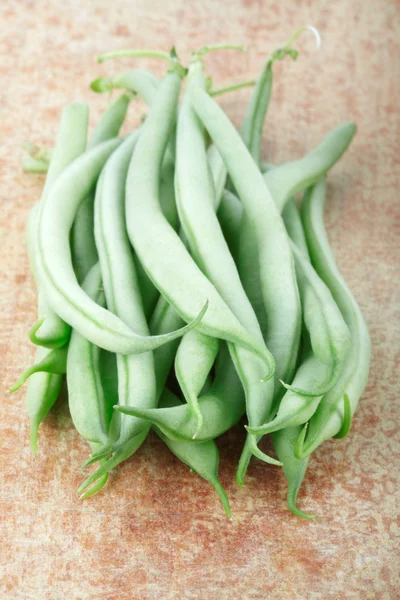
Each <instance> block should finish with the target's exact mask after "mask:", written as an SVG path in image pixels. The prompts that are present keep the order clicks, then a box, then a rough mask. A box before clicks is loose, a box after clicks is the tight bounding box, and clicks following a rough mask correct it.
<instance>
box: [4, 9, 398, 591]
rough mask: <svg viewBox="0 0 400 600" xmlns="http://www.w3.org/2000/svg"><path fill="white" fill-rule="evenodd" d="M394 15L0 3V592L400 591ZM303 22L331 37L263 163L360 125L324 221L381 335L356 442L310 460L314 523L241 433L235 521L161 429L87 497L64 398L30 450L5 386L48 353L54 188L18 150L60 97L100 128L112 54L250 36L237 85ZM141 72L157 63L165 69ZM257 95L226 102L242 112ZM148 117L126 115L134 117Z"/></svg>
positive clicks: (221, 59)
mask: <svg viewBox="0 0 400 600" xmlns="http://www.w3.org/2000/svg"><path fill="white" fill-rule="evenodd" d="M399 8H400V6H399V3H398V2H396V1H395V0H337V1H336V2H332V1H331V0H315V1H313V0H309V1H304V2H295V1H282V2H275V1H272V0H271V1H269V0H264V1H263V0H259V1H252V0H223V1H221V0H220V1H215V0H214V1H213V0H203V1H202V2H198V1H192V0H174V1H168V0H164V1H161V0H115V1H112V2H111V1H110V0H53V1H45V0H34V1H32V2H29V1H28V0H15V1H14V2H11V1H9V2H7V0H3V1H2V2H1V8H0V16H1V28H0V31H1V50H0V72H1V81H2V85H1V92H0V94H1V102H0V114H1V119H0V133H1V163H0V168H1V175H0V181H1V185H0V194H1V197H0V207H1V244H0V252H1V278H0V286H1V287H0V319H1V340H0V344H1V360H2V367H3V368H2V369H1V405H0V411H1V415H0V435H1V460H0V464H1V468H0V470H1V474H0V476H1V481H0V539H1V545H0V598H1V599H2V600H14V599H15V600H17V599H18V600H20V599H24V600H25V599H27V600H31V599H32V600H33V599H35V600H37V599H38V598H40V599H42V600H61V599H67V598H68V599H71V600H78V599H79V600H98V599H99V600H103V599H104V600H130V599H134V600H139V599H140V600H141V599H153V598H154V599H155V598H157V599H159V598H162V599H168V600H189V599H190V600H192V599H193V600H197V599H201V600H202V599H214V598H215V599H218V600H225V599H228V598H229V599H231V598H238V599H267V598H268V599H271V600H283V599H284V600H286V599H287V600H289V599H290V600H291V599H296V600H337V599H354V600H359V599H360V598H366V599H379V600H394V599H396V598H400V581H399V572H400V563H399V534H400V522H399V520H398V519H399V517H398V515H399V512H400V511H399V495H398V494H399V492H398V489H399V481H398V479H399V478H398V465H399V455H400V444H399V412H400V405H399V402H398V399H399V391H400V390H399V384H398V374H399V371H398V362H399V348H400V345H399V342H400V339H399V337H400V336H399V314H398V309H399V300H400V298H399V287H398V278H399V269H398V266H399V265H398V262H397V263H396V251H397V255H398V251H399V229H397V230H396V217H397V219H398V217H399V214H398V209H399V174H400V165H399V155H400V148H399V135H400V127H399V125H400V122H399V121H400V118H399V111H398V103H399V97H400V69H399V64H400V61H399V56H400V52H399V50H400V48H399V39H400V23H399V20H400V19H399ZM307 23H312V24H313V25H315V26H317V27H318V28H319V29H320V32H321V35H322V38H323V45H322V48H321V50H320V51H319V52H318V53H316V52H314V46H313V41H312V38H311V36H307V35H306V36H304V37H303V38H302V39H301V40H300V41H299V43H298V47H299V48H301V49H302V51H303V52H302V55H301V57H300V58H299V60H298V62H297V63H292V62H290V61H285V62H284V63H282V64H279V65H277V67H276V69H275V74H276V76H275V87H274V93H273V99H272V103H271V108H270V113H269V116H268V123H267V126H266V133H265V157H266V158H268V160H271V161H277V162H279V161H285V160H288V159H291V158H296V157H299V156H301V155H302V154H303V153H304V152H306V151H307V150H309V149H311V148H312V147H313V146H314V145H315V144H316V143H318V141H319V140H320V139H321V138H322V136H323V135H324V133H325V132H327V131H328V130H329V129H330V128H331V127H333V126H334V125H336V124H337V123H339V122H340V121H341V120H347V119H354V120H355V121H356V122H357V124H358V127H359V132H358V135H357V137H356V140H355V141H354V143H353V145H352V147H351V149H350V150H349V152H348V153H347V154H346V156H345V157H344V159H343V160H342V161H341V162H340V164H339V165H338V166H337V167H335V169H334V171H333V172H332V174H331V175H330V177H329V184H330V185H329V202H328V214H327V225H328V230H329V235H330V238H331V241H332V245H333V248H334V250H335V254H336V257H337V260H338V263H339V266H340V268H341V270H342V272H343V274H344V275H345V277H346V279H347V281H348V283H349V284H350V286H351V288H352V290H353V291H354V294H355V296H356V297H357V299H358V301H359V303H360V305H361V308H362V310H363V312H364V314H365V317H366V320H367V322H368V325H369V328H370V332H371V336H372V344H373V356H372V369H371V376H370V381H369V386H368V389H367V391H366V393H365V394H364V397H363V398H362V401H361V403H360V407H359V410H358V412H357V415H356V417H355V419H354V426H353V429H352V432H351V435H350V436H349V437H348V438H346V439H345V440H342V441H339V440H337V441H332V442H328V443H326V444H324V445H323V447H321V448H320V449H319V450H318V451H317V452H316V453H315V456H314V457H313V458H312V460H311V462H310V468H309V472H308V474H307V476H306V480H305V483H304V486H303V490H302V493H301V497H300V505H301V506H302V507H304V508H305V509H306V510H309V511H311V512H316V513H317V514H318V515H320V518H319V519H318V520H316V521H314V522H303V521H301V520H298V519H296V518H295V517H292V516H291V515H290V514H289V513H288V512H287V511H286V508H285V493H286V488H285V482H284V478H283V474H282V471H280V470H279V469H277V468H274V467H269V466H268V465H265V464H261V463H259V462H255V461H254V463H252V465H251V467H250V470H249V477H248V481H247V485H246V487H245V488H244V489H239V488H238V487H237V486H236V485H235V483H234V481H233V478H234V472H235V465H236V461H237V458H238V456H239V448H240V445H241V442H242V439H243V432H242V430H240V431H239V430H238V431H237V432H235V433H233V434H230V435H228V436H225V437H224V438H223V439H222V440H221V443H220V448H221V479H222V482H223V484H224V485H225V486H226V488H227V491H228V493H229V496H230V498H231V503H232V510H233V515H234V516H233V521H232V523H229V522H228V521H227V520H226V518H225V517H224V515H223V513H222V510H221V507H220V505H219V503H218V500H217V498H216V496H215V494H214V493H213V491H212V490H211V489H210V488H209V486H208V485H207V484H206V483H205V482H203V481H202V480H200V479H199V478H197V477H196V476H192V475H190V473H189V472H188V469H187V468H186V467H185V466H183V465H182V464H180V463H179V462H178V460H177V459H175V458H174V457H173V456H172V455H171V454H169V451H168V450H167V449H165V448H164V447H163V445H162V443H161V442H160V441H159V440H157V439H155V438H151V439H150V440H149V442H148V443H147V444H146V445H145V447H144V448H143V449H142V450H140V452H138V454H137V456H135V457H134V458H133V459H132V460H130V461H129V462H128V463H127V464H124V465H123V466H122V467H121V468H119V469H118V471H117V472H116V473H115V474H114V475H113V476H112V477H111V481H110V484H109V485H108V487H107V489H106V491H105V492H104V493H101V494H99V495H98V496H97V497H95V498H93V499H92V500H90V501H87V502H85V503H81V502H80V501H78V500H77V499H76V497H75V489H76V487H77V485H78V483H79V482H80V480H81V475H80V471H79V468H80V464H81V462H82V460H83V459H84V458H85V457H86V456H87V453H88V448H87V446H86V445H85V443H84V442H82V441H81V440H80V439H79V437H78V435H77V433H76V432H75V431H74V429H73V428H72V426H71V421H70V418H69V416H68V412H67V409H66V407H65V405H63V404H61V406H58V407H57V408H56V409H55V410H54V411H53V412H52V414H51V415H50V417H49V418H48V419H47V420H46V422H45V423H44V425H43V426H42V428H41V432H40V440H39V443H40V449H39V454H38V456H37V457H36V458H34V457H33V456H32V454H31V452H30V449H29V444H28V419H27V416H26V414H25V411H24V393H25V392H24V390H21V391H20V392H19V393H18V394H16V395H14V396H12V397H10V396H9V395H8V393H7V389H8V387H9V386H10V384H11V383H12V382H14V380H15V379H16V377H17V376H18V375H19V373H20V371H21V369H22V368H23V367H24V366H26V365H28V364H29V363H30V361H31V360H32V357H33V347H32V346H30V345H29V343H27V338H26V333H27V330H28V328H29V327H30V325H31V324H32V323H33V322H34V320H35V314H36V295H35V290H34V285H33V282H32V278H31V276H30V274H29V271H28V262H27V258H26V253H25V244H24V229H25V222H26V218H27V215H28V212H29V209H30V207H31V206H32V204H33V203H34V202H35V201H36V200H37V199H38V197H39V196H40V191H41V188H42V183H43V179H42V177H41V176H29V175H25V174H23V173H22V171H21V169H20V160H21V157H22V151H21V150H20V144H21V143H22V142H23V141H25V140H27V139H29V140H32V141H34V142H39V143H43V144H49V145H51V144H53V141H54V136H55V134H56V131H57V123H58V119H59V116H60V110H61V106H62V105H63V104H65V103H67V102H71V101H72V100H78V99H87V100H90V103H91V107H92V113H91V125H92V126H93V124H94V123H95V122H96V120H97V118H98V117H99V115H100V114H101V111H102V110H103V109H104V106H105V103H106V101H107V100H106V98H104V97H97V96H95V95H94V94H92V93H91V92H90V91H89V90H88V83H89V82H90V81H91V80H92V79H93V78H94V77H96V76H99V75H100V74H107V73H113V72H115V71H116V70H118V69H119V68H120V65H118V64H117V63H114V64H111V63H108V64H105V65H103V66H101V67H100V66H98V65H96V63H95V61H94V57H95V56H96V54H97V53H99V52H101V51H104V50H109V49H114V48H120V47H121V48H122V47H129V46H136V47H140V46H142V47H156V48H163V49H168V48H169V47H170V46H171V45H172V44H173V43H176V44H177V46H178V51H179V52H180V53H181V56H182V58H184V59H185V58H187V55H188V54H187V53H188V51H189V50H190V49H191V48H196V47H199V46H200V45H202V44H205V43H209V42H211V43H212V42H215V41H221V40H226V41H231V42H243V43H246V44H248V46H249V50H250V51H249V54H248V56H242V55H238V54H234V53H230V54H229V53H220V54H218V55H215V56H213V57H209V58H208V59H207V64H208V66H209V71H210V73H212V74H213V75H214V76H215V80H216V83H218V84H219V83H221V84H224V83H228V82H230V81H232V80H234V79H236V80H240V79H243V78H247V77H254V76H256V75H257V73H258V71H259V69H260V68H261V66H262V64H263V60H264V56H265V54H266V53H267V52H268V51H270V50H272V49H274V48H275V47H276V46H277V45H279V44H280V43H282V42H283V41H284V40H285V39H286V38H287V37H289V35H290V34H291V33H292V32H293V31H294V30H295V29H297V28H298V27H300V26H302V25H304V24H307ZM130 64H132V63H130ZM141 65H143V66H144V67H149V68H154V69H155V70H156V72H157V73H161V71H160V69H161V67H160V65H159V64H157V63H154V61H144V63H141ZM249 96H250V92H249V90H243V91H241V92H239V93H237V94H236V95H230V96H226V97H225V98H224V99H223V100H221V103H222V104H223V105H224V107H225V109H226V110H227V111H228V112H229V114H230V115H231V117H232V118H233V119H234V121H235V122H236V123H237V124H239V122H240V119H241V116H242V115H243V111H244V108H245V106H246V103H247V101H248V99H249ZM140 111H141V108H140V107H134V106H133V107H132V108H131V113H130V123H129V125H130V126H133V125H134V124H135V123H136V120H137V117H138V115H139V114H140ZM397 227H399V220H397ZM396 311H397V314H396ZM396 368H397V372H396ZM267 447H268V446H267Z"/></svg>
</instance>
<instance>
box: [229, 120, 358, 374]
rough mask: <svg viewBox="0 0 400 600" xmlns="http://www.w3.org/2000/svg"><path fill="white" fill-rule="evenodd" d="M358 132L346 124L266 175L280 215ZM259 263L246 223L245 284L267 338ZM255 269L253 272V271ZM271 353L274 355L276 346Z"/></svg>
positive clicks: (331, 162) (244, 221)
mask: <svg viewBox="0 0 400 600" xmlns="http://www.w3.org/2000/svg"><path fill="white" fill-rule="evenodd" d="M355 132H356V126H355V125H354V123H343V124H342V125H339V126H338V127H336V129H334V130H333V131H331V132H329V133H328V134H327V135H326V136H325V138H324V139H323V140H322V142H321V143H320V144H319V145H318V146H317V147H316V148H314V149H313V150H311V152H309V153H308V154H306V155H305V156H304V157H303V158H301V159H299V160H295V161H293V162H289V163H285V164H283V165H280V166H279V167H276V168H274V169H269V170H268V171H267V172H266V173H265V174H264V180H265V182H266V184H267V187H268V189H269V190H270V193H271V195H272V197H273V198H274V201H275V204H276V206H277V208H278V210H279V211H282V209H283V208H284V205H285V203H286V201H287V200H288V198H290V197H291V196H293V195H294V194H295V193H297V192H300V191H302V190H304V189H306V187H308V186H309V185H311V184H312V183H313V182H315V181H317V180H318V179H319V178H320V177H321V176H322V175H323V174H324V173H327V172H328V170H329V169H331V167H332V166H333V165H334V164H335V163H336V162H337V161H338V160H339V159H340V158H341V156H342V155H343V153H344V152H345V151H346V149H347V148H348V146H349V144H350V142H351V140H352V139H353V137H354V135H355ZM257 260H258V258H257V246H256V244H255V240H254V235H253V233H252V230H251V227H250V226H249V224H248V223H247V221H246V219H244V220H243V224H242V235H241V261H242V264H243V268H242V273H241V275H242V281H243V285H244V288H245V290H246V292H247V294H248V296H249V298H250V301H251V303H252V305H253V307H254V310H255V311H256V314H257V317H258V320H259V322H260V325H261V329H262V331H263V332H264V335H265V334H266V333H267V330H268V325H267V321H268V315H267V314H266V313H265V308H264V304H263V298H262V294H261V285H260V280H259V276H258V270H257V269H254V265H256V264H257ZM251 266H253V268H250V267H251ZM271 350H272V352H273V353H274V348H273V346H271ZM278 362H279V361H278ZM282 379H284V377H282Z"/></svg>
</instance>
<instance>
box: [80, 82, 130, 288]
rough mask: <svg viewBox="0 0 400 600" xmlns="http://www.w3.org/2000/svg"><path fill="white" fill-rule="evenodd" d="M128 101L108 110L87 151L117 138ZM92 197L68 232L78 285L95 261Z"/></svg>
mask: <svg viewBox="0 0 400 600" xmlns="http://www.w3.org/2000/svg"><path fill="white" fill-rule="evenodd" d="M130 101H131V97H130V96H129V95H128V94H122V95H121V96H120V97H119V98H118V99H117V100H116V101H115V102H113V103H112V104H111V105H110V106H109V107H108V108H107V110H106V111H105V112H104V114H103V116H102V118H101V119H100V121H99V122H98V124H97V126H96V128H95V130H94V131H93V133H92V135H91V137H90V140H89V142H88V145H87V150H90V149H91V148H94V147H95V146H97V145H98V144H101V143H102V142H105V141H107V140H109V139H112V138H114V137H116V136H117V135H118V133H119V130H120V129H121V127H122V125H123V123H124V121H125V117H126V113H127V111H128V107H129V103H130ZM94 195H95V190H94V189H93V190H91V191H90V192H89V194H88V196H87V197H86V198H85V200H84V201H83V202H82V204H81V205H80V207H79V209H78V212H77V214H76V218H75V221H74V224H73V225H72V230H71V254H72V262H73V265H74V269H75V273H76V277H77V279H78V281H79V282H80V283H81V282H82V281H83V280H84V278H85V277H86V275H87V274H88V272H89V271H90V269H91V268H92V267H93V265H94V264H95V263H96V262H97V261H98V256H97V249H96V243H95V240H94V208H93V205H94Z"/></svg>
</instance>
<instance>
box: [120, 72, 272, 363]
mask: <svg viewBox="0 0 400 600" xmlns="http://www.w3.org/2000/svg"><path fill="white" fill-rule="evenodd" d="M180 83H181V82H180V76H179V75H178V74H177V73H175V72H170V73H168V74H167V75H166V77H165V78H164V79H163V81H162V83H161V86H160V91H159V94H158V96H157V101H156V102H155V104H154V105H153V107H152V109H151V111H150V114H149V116H148V118H147V119H146V122H145V123H144V125H143V131H142V134H141V136H140V139H139V142H138V145H137V147H136V150H135V152H134V154H133V157H132V162H131V166H130V169H129V172H128V179H127V206H126V211H127V228H128V233H129V237H130V239H131V242H132V245H133V247H134V249H135V251H136V253H137V254H138V256H139V259H140V261H141V262H142V264H143V266H144V268H145V270H146V272H147V274H148V275H149V277H150V279H151V280H152V281H153V283H154V284H155V285H156V287H157V288H158V289H159V290H160V292H161V293H162V295H163V296H164V297H165V298H166V299H167V300H168V302H169V303H170V304H172V305H173V306H174V307H175V309H176V310H177V312H178V313H179V314H180V315H181V317H182V318H183V319H184V320H185V321H188V320H190V319H191V318H192V315H193V314H197V313H198V307H199V305H200V303H201V302H203V301H204V302H206V301H208V303H209V308H208V310H207V313H206V314H205V315H204V318H203V319H202V322H201V323H200V324H199V331H200V332H201V333H204V334H206V335H211V336H214V337H220V338H223V339H227V340H229V341H232V342H237V343H239V344H241V345H243V346H245V347H247V348H248V349H249V350H250V351H251V352H254V353H255V354H257V355H259V356H260V357H261V358H262V359H263V360H265V361H266V362H267V361H268V357H267V356H266V353H265V350H264V349H263V348H262V347H260V345H259V344H257V343H255V342H254V340H253V338H252V337H251V336H250V335H248V334H247V332H246V331H245V330H244V328H243V327H242V326H241V325H240V323H239V322H238V320H237V319H236V318H235V317H234V315H233V314H232V313H231V311H230V310H229V309H228V307H227V306H226V304H225V303H224V302H223V300H222V299H221V297H220V296H219V294H218V292H217V291H216V289H215V288H214V286H213V285H212V284H211V283H210V282H209V281H208V279H207V278H206V277H205V276H204V275H203V274H202V273H201V271H200V269H198V267H197V266H196V264H195V262H194V261H193V259H192V258H191V257H190V255H189V253H188V252H187V250H186V248H185V246H184V244H183V242H182V241H181V240H180V238H179V236H178V235H177V234H176V232H175V231H174V230H173V229H172V228H171V227H170V225H169V224H168V222H167V221H166V219H165V217H164V215H163V214H162V211H161V207H160V203H159V193H158V181H159V173H160V168H161V162H162V159H163V156H164V153H165V150H166V146H167V143H168V139H169V135H170V132H171V129H172V126H173V124H174V121H175V113H176V105H177V100H178V94H179V90H180ZM177 265H179V268H177Z"/></svg>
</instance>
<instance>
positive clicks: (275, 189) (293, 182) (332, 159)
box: [264, 122, 357, 211]
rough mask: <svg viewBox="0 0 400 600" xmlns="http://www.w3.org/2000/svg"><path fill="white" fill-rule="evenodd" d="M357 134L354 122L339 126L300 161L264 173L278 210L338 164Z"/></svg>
mask: <svg viewBox="0 0 400 600" xmlns="http://www.w3.org/2000/svg"><path fill="white" fill-rule="evenodd" d="M356 131H357V127H356V125H355V123H351V122H348V123H342V124H341V125H339V126H338V127H336V128H335V129H333V130H332V131H330V132H329V133H328V134H327V135H326V136H325V137H324V139H323V140H322V142H321V143H320V144H318V146H316V148H314V149H313V150H311V151H310V152H308V153H307V154H306V155H305V156H304V157H303V158H300V159H298V160H295V161H293V162H288V163H285V164H283V165H280V166H278V167H276V168H275V169H270V170H269V171H267V173H265V174H264V179H265V182H266V184H267V186H268V189H269V190H270V192H271V194H272V196H273V198H274V200H275V203H276V206H277V208H278V210H280V211H282V209H283V207H284V205H285V203H286V201H287V199H288V198H290V197H291V196H294V194H296V193H297V192H301V191H303V190H305V189H306V188H308V187H309V186H311V185H312V184H314V183H315V182H316V181H318V180H319V179H320V178H321V177H322V176H323V175H324V174H325V173H327V172H328V171H329V170H330V169H331V168H332V167H333V165H334V164H335V163H337V161H338V160H339V159H340V158H341V157H342V156H343V154H344V153H345V151H346V150H347V148H348V147H349V145H350V143H351V141H352V139H353V137H354V136H355V134H356Z"/></svg>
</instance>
